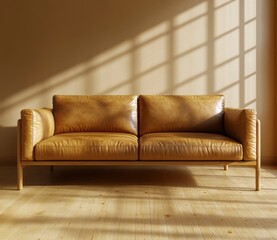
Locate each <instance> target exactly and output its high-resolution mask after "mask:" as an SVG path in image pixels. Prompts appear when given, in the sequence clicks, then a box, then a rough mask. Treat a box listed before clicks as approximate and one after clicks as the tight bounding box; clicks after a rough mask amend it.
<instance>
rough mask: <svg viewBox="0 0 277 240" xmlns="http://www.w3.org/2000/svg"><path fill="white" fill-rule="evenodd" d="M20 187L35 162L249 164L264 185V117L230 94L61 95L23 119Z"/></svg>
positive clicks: (20, 125) (29, 111) (26, 111)
mask: <svg viewBox="0 0 277 240" xmlns="http://www.w3.org/2000/svg"><path fill="white" fill-rule="evenodd" d="M17 163H18V189H22V188H23V167H26V166H33V165H42V166H45V165H49V166H54V165H211V164H215V165H222V166H225V168H226V169H227V166H228V165H250V166H254V167H255V169H256V190H259V189H260V122H259V120H257V117H256V112H255V111H254V110H251V109H231V108H225V106H224V96H221V95H220V96H205V95H203V96H176V95H174V96H173V95H141V96H129V95H122V96H115V95H105V96H72V95H56V96H54V97H53V108H52V109H47V108H42V109H24V110H22V111H21V119H20V120H18V161H17Z"/></svg>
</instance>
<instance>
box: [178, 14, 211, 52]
mask: <svg viewBox="0 0 277 240" xmlns="http://www.w3.org/2000/svg"><path fill="white" fill-rule="evenodd" d="M206 26H207V16H202V17H200V18H197V19H194V20H193V21H191V22H189V23H186V24H185V25H182V26H180V27H178V28H177V29H176V30H175V31H174V36H173V39H174V55H175V56H177V55H180V54H184V53H186V52H189V51H191V50H192V49H195V48H197V47H199V46H203V45H204V44H206V43H207V31H208V29H207V27H206Z"/></svg>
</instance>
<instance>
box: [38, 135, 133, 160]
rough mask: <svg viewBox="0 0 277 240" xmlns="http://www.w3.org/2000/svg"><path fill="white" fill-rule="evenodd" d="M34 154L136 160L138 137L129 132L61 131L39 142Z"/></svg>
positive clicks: (43, 157) (44, 157) (48, 157)
mask: <svg viewBox="0 0 277 240" xmlns="http://www.w3.org/2000/svg"><path fill="white" fill-rule="evenodd" d="M35 156H36V160H138V138H137V136H135V135H133V134H129V133H113V132H110V133H107V132H95V133H88V132H82V133H81V132H79V133H63V134H58V135H55V136H53V137H50V138H47V139H45V140H43V141H41V142H40V143H38V144H37V145H36V147H35Z"/></svg>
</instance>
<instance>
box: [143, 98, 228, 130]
mask: <svg viewBox="0 0 277 240" xmlns="http://www.w3.org/2000/svg"><path fill="white" fill-rule="evenodd" d="M223 116H224V96H221V95H219V96H205V95H197V96H180V95H177V96H176V95H174V96H171V95H141V96H140V97H139V133H140V135H144V134H147V133H156V132H211V133H223V122H224V119H223Z"/></svg>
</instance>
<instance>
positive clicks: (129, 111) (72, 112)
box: [53, 95, 138, 135]
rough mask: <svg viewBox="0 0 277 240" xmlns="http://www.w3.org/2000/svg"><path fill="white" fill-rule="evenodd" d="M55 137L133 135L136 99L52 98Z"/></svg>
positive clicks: (114, 96)
mask: <svg viewBox="0 0 277 240" xmlns="http://www.w3.org/2000/svg"><path fill="white" fill-rule="evenodd" d="M53 114H54V119H55V134H59V133H70V132H121V133H131V134H135V135H137V132H138V131H137V96H130V95H122V96H118V95H109V96H105V95H97V96H84V95H55V96H54V97H53Z"/></svg>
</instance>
